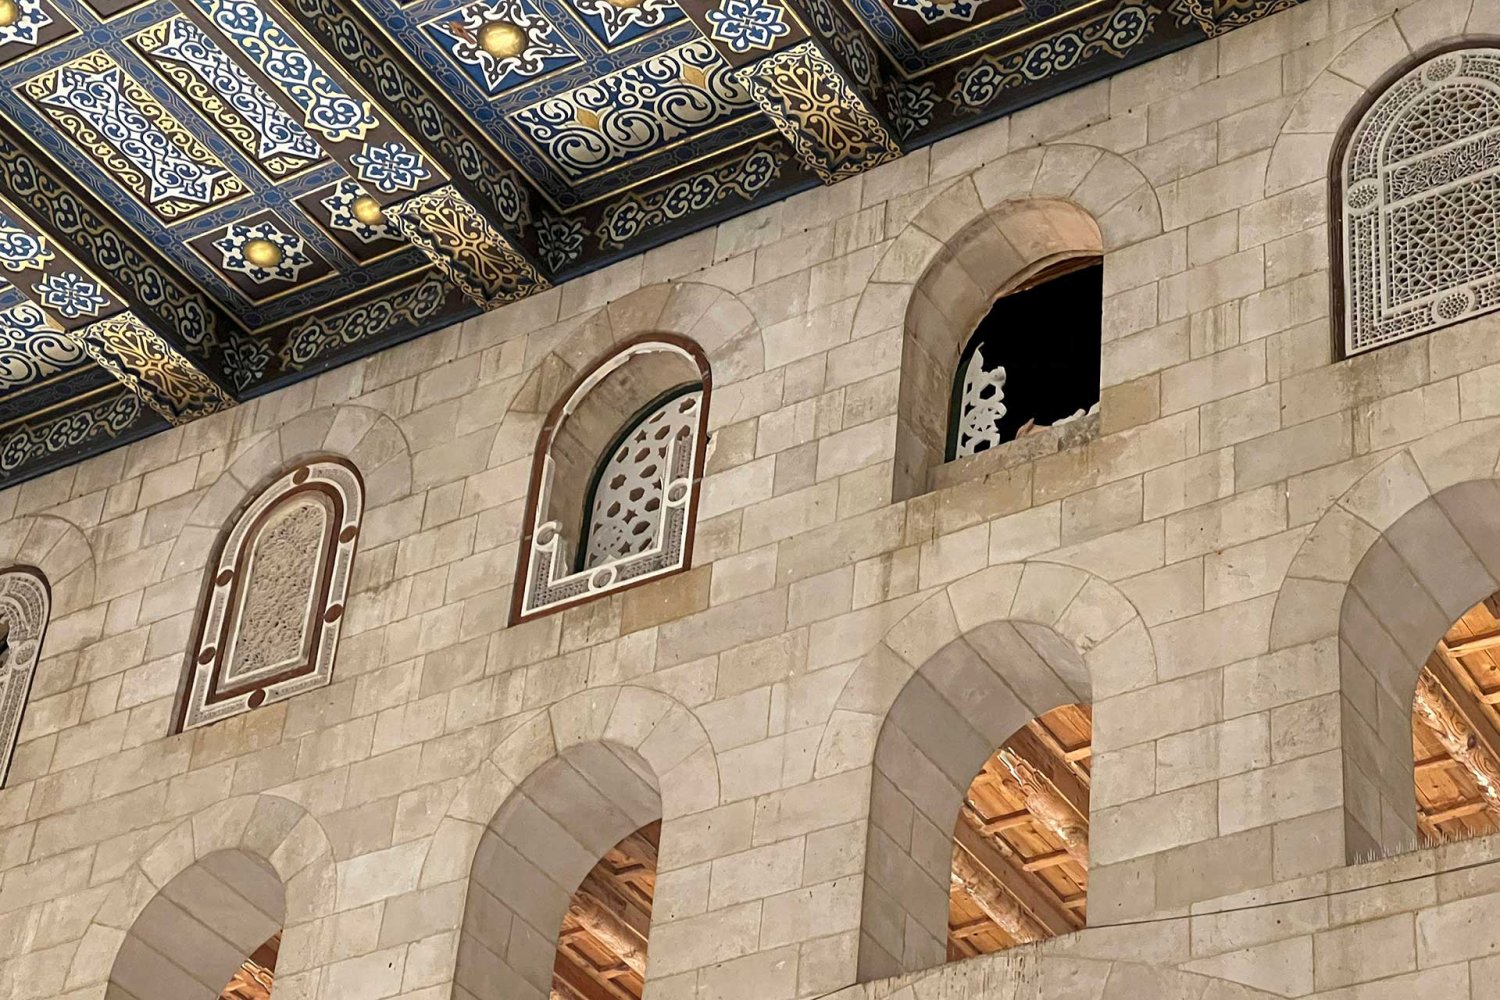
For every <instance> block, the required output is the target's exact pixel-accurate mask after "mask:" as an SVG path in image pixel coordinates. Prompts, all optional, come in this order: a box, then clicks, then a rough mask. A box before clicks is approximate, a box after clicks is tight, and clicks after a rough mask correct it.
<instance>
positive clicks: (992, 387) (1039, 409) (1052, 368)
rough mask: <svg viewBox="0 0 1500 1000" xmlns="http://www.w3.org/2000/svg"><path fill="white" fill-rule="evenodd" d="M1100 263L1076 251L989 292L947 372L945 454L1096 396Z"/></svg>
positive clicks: (968, 449) (1035, 425)
mask: <svg viewBox="0 0 1500 1000" xmlns="http://www.w3.org/2000/svg"><path fill="white" fill-rule="evenodd" d="M1103 298H1104V267H1103V264H1102V262H1101V261H1100V259H1099V258H1098V257H1077V258H1072V259H1069V260H1066V261H1063V262H1061V263H1059V264H1055V265H1053V266H1052V267H1050V268H1047V269H1045V270H1043V271H1042V272H1041V273H1039V274H1037V275H1036V276H1035V277H1034V278H1032V279H1031V280H1030V281H1029V282H1027V283H1026V284H1024V285H1022V286H1021V287H1020V288H1018V289H1017V290H1015V291H1014V292H1011V293H1010V294H1008V295H1005V296H1002V297H1001V298H1000V299H998V300H996V302H995V304H994V306H992V307H991V308H990V311H989V313H988V314H987V315H986V316H985V317H984V319H983V320H981V321H980V323H979V327H978V329H976V330H975V331H974V335H973V336H972V337H971V338H970V339H969V343H968V345H967V346H965V348H964V351H963V355H962V356H961V357H960V358H959V362H958V370H957V372H955V373H954V379H953V402H952V410H951V416H950V419H949V425H948V449H947V458H948V459H949V460H952V459H954V458H962V457H964V456H967V455H975V454H978V453H979V452H982V451H988V450H989V449H990V448H993V447H995V446H997V445H1000V444H1004V443H1005V442H1007V441H1013V440H1015V439H1016V438H1018V437H1025V436H1026V435H1028V434H1031V433H1034V432H1036V431H1039V430H1042V429H1043V428H1046V427H1052V426H1055V425H1057V424H1060V423H1063V422H1066V421H1068V420H1072V419H1076V418H1078V417H1080V416H1082V415H1084V414H1086V413H1089V412H1091V411H1092V410H1093V409H1094V408H1095V407H1096V406H1097V405H1098V403H1099V345H1100V339H1101V313H1102V304H1103Z"/></svg>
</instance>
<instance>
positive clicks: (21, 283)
mask: <svg viewBox="0 0 1500 1000" xmlns="http://www.w3.org/2000/svg"><path fill="white" fill-rule="evenodd" d="M91 263H93V262H88V261H84V260H81V259H80V258H79V257H78V256H77V255H75V254H74V253H72V252H71V251H70V250H69V249H68V248H66V247H64V246H63V245H62V244H61V243H60V242H59V241H57V240H54V239H52V238H51V237H50V236H49V235H48V234H47V232H45V231H44V230H43V228H42V227H41V225H40V224H39V223H38V221H37V220H35V219H34V218H32V217H31V215H30V214H29V213H28V212H26V211H24V210H23V209H22V208H20V207H18V206H17V205H16V204H15V202H14V201H13V200H12V199H10V198H4V197H0V273H4V274H5V275H6V277H7V278H8V279H9V280H10V281H11V283H12V285H13V286H14V287H15V288H16V290H17V291H19V292H20V293H21V294H22V295H24V296H26V297H27V298H28V299H30V301H31V302H32V304H33V305H35V306H36V307H37V309H39V310H40V311H41V313H42V316H43V317H44V318H45V319H46V321H47V322H48V323H49V324H50V325H52V326H53V327H55V328H57V329H58V330H60V331H62V332H63V333H64V334H66V335H67V336H68V338H69V339H70V340H72V341H73V342H74V343H75V344H77V345H78V347H79V348H80V349H81V350H83V351H84V352H85V353H87V354H88V356H89V357H90V358H92V359H93V360H94V362H95V363H96V364H98V365H99V366H100V367H101V368H103V369H104V370H105V371H107V372H109V373H110V374H111V375H113V376H114V377H115V378H116V379H117V380H118V381H119V382H120V383H121V384H122V385H124V386H126V387H127V388H128V389H130V390H131V392H133V393H134V394H135V395H136V396H138V397H139V398H140V399H141V401H142V402H144V403H145V404H146V405H148V406H150V407H151V408H152V409H153V410H155V411H156V412H157V413H159V414H161V415H162V416H163V417H164V418H166V420H167V421H169V422H170V423H173V424H182V423H187V422H188V421H190V420H195V419H197V418H198V417H203V416H207V415H208V414H210V413H216V412H218V411H219V410H223V409H226V408H228V407H230V406H233V405H234V403H235V399H234V396H233V395H232V394H231V392H230V389H229V385H228V382H227V380H225V379H224V376H223V375H222V373H220V372H218V371H216V370H214V369H213V368H211V367H210V366H209V365H208V364H206V363H204V362H203V361H201V360H199V359H195V358H191V357H189V356H188V355H187V354H186V353H185V352H184V351H183V350H181V349H180V345H179V344H178V343H177V342H176V333H175V332H174V331H173V330H171V329H170V328H168V327H167V326H165V324H160V323H152V322H150V321H148V319H147V318H146V317H144V316H142V315H141V314H140V312H138V311H137V310H135V309H132V308H131V303H130V301H129V300H128V299H127V298H126V296H125V293H123V292H122V291H121V289H120V288H119V287H118V286H117V285H115V284H114V283H113V282H111V281H109V280H106V279H105V278H103V277H101V276H100V274H99V273H98V271H99V269H98V268H97V267H92V266H90V264H91Z"/></svg>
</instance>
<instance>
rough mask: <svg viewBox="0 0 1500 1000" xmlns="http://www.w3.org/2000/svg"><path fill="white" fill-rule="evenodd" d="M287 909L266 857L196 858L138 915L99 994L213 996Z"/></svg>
mask: <svg viewBox="0 0 1500 1000" xmlns="http://www.w3.org/2000/svg"><path fill="white" fill-rule="evenodd" d="M286 908H287V907H286V892H285V890H284V888H283V886H282V883H281V879H280V877H279V876H278V875H277V874H276V870H275V869H274V868H272V867H271V865H270V863H269V862H267V861H266V860H265V859H263V858H260V857H257V856H255V855H253V854H251V853H249V852H247V851H245V850H241V849H231V850H222V851H216V852H214V853H212V854H209V855H207V856H205V857H203V858H201V859H199V860H198V861H196V862H194V863H193V864H192V865H191V866H189V867H188V868H186V869H184V870H183V871H182V872H180V873H179V874H178V875H177V876H176V877H174V878H173V879H172V880H171V881H169V882H168V883H167V884H166V885H165V886H164V887H163V888H162V889H161V891H160V892H158V893H157V894H156V895H155V896H154V897H152V899H151V900H150V902H148V903H147V904H146V906H145V908H144V909H143V910H142V911H141V912H140V915H139V916H137V917H136V919H135V922H134V923H133V924H132V925H131V927H130V930H129V931H128V932H127V933H126V935H125V940H124V942H123V943H122V944H121V945H120V950H119V952H118V953H117V954H116V956H115V961H114V965H113V967H112V968H111V970H110V975H109V985H108V987H107V988H106V991H105V994H104V1000H217V998H218V997H219V996H220V994H221V991H222V990H223V989H224V988H225V986H226V985H228V984H229V983H230V981H231V980H232V979H234V978H235V977H236V975H237V974H239V973H240V971H241V969H242V967H243V966H244V965H245V963H246V962H247V961H248V960H252V959H253V958H254V957H255V956H257V955H262V956H264V955H265V946H266V945H267V943H268V942H271V941H274V940H275V939H276V935H278V934H279V932H280V931H281V929H282V927H283V925H284V924H285V922H286ZM257 964H259V963H257Z"/></svg>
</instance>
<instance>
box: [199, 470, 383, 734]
mask: <svg viewBox="0 0 1500 1000" xmlns="http://www.w3.org/2000/svg"><path fill="white" fill-rule="evenodd" d="M363 513H364V483H363V481H362V480H361V479H360V476H359V472H358V471H357V470H356V469H355V468H354V466H352V465H350V464H349V463H348V462H345V461H344V460H342V459H337V458H323V459H318V460H315V461H310V462H307V463H304V464H300V465H298V466H296V467H295V468H293V469H291V470H289V471H288V472H287V473H286V474H285V475H283V476H281V477H280V478H279V479H277V480H276V481H275V482H274V483H272V484H271V485H270V486H268V487H267V488H266V489H264V490H263V491H261V493H260V494H259V495H258V496H256V497H255V498H254V499H253V500H252V501H251V502H250V503H249V504H248V505H247V506H245V507H244V508H243V510H242V511H241V512H240V513H239V514H238V516H237V517H236V518H235V521H234V523H233V525H232V526H231V527H230V528H229V530H228V533H227V534H226V535H225V536H224V538H223V540H222V542H221V543H220V546H219V549H218V554H217V556H216V558H215V560H214V562H213V563H212V564H210V566H209V574H210V575H209V578H208V581H207V583H206V585H205V596H204V603H203V608H202V611H201V616H200V619H199V623H198V632H197V635H196V637H195V639H194V642H193V646H192V653H191V656H192V659H191V660H190V661H189V663H188V665H187V677H186V682H185V684H184V686H183V692H182V695H181V698H180V701H179V707H178V712H177V725H176V731H178V732H181V731H183V730H187V729H192V728H194V727H196V726H205V725H208V724H210V723H213V722H218V721H220V720H222V719H226V718H228V717H230V716H232V715H238V714H240V713H242V712H248V711H250V710H251V709H255V708H259V707H260V706H261V705H265V704H270V703H273V702H277V701H284V700H285V699H287V698H290V697H292V696H293V695H295V694H298V693H300V692H303V691H308V690H311V689H313V688H318V687H323V686H324V685H326V684H327V683H328V682H329V681H330V680H331V679H332V677H333V657H334V652H335V650H336V649H337V647H338V640H339V631H340V628H341V626H342V624H343V620H344V610H345V603H344V602H345V599H346V596H347V594H348V590H349V574H350V570H351V565H352V563H353V560H354V549H355V543H356V541H357V539H358V538H359V524H360V518H361V516H362V515H363Z"/></svg>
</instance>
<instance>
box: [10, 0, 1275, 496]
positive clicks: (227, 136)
mask: <svg viewBox="0 0 1500 1000" xmlns="http://www.w3.org/2000/svg"><path fill="white" fill-rule="evenodd" d="M1297 2H1299V0H675V2H674V0H0V484H3V483H5V482H15V481H18V480H20V479H23V478H27V477H29V476H32V475H36V474H38V473H40V472H42V471H46V470H47V469H50V468H54V467H56V466H58V465H61V464H64V463H66V462H69V461H73V460H76V459H77V458H79V457H82V456H84V455H87V454H91V453H93V452H96V451H99V450H102V449H104V448H108V447H110V446H112V445H114V444H118V443H121V442H123V441H127V440H133V439H136V438H139V437H141V436H143V435H145V434H148V433H151V432H152V431H154V430H158V429H160V428H162V427H165V426H168V425H170V424H174V423H181V422H185V421H188V420H191V419H193V418H195V417H198V416H202V415H204V414H207V413H212V412H215V411H217V410H220V409H223V408H225V407H228V406H231V405H233V404H234V403H235V402H238V401H242V400H244V399H246V398H249V397H252V396H255V395H257V394H259V393H263V392H266V391H268V390H270V389H272V388H275V387H278V386H281V385H284V384H286V383H287V382H289V381H293V380H296V379H298V378H301V377H304V376H306V375H308V374H310V373H313V372H316V371H318V370H321V369H323V368H326V367H328V366H330V365H334V364H337V363H339V362H341V361H344V360H348V359H350V358H352V357H355V356H359V355H361V354H366V353H369V352H370V351H373V350H376V349H378V348H380V347H383V346H387V345H389V344H391V343H393V342H396V341H398V340H401V339H404V338H407V337H411V336H414V335H416V334H419V333H422V332H424V331H426V330H430V329H434V328H437V327H439V326H444V325H447V324H449V323H452V322H455V321H457V320H461V319H464V318H466V317H468V316H471V315H474V314H475V313H477V312H479V311H480V310H483V309H488V308H493V307H495V306H498V305H501V304H503V303H505V302H509V301H513V300H515V299H518V298H522V297H524V296H527V295H530V294H532V293H534V292H536V291H538V290H541V289H545V288H547V287H550V286H553V285H556V284H558V283H560V282H563V281H567V280H569V279H570V278H573V277H576V276H578V275H580V274H583V273H586V272H588V271H589V270H591V269H594V268H597V267H600V266H602V265H603V264H606V263H608V262H610V261H612V260H616V259H619V258H621V257H623V256H628V255H632V254H636V253H639V252H641V251H642V250H645V249H647V248H650V247H652V246H655V245H658V244H660V243H663V242H665V241H667V240H670V239H672V238H674V237H677V236H681V235H683V234H684V233H687V232H690V231H692V230H695V229H698V228H701V227H703V226H706V225H710V224H713V223H715V222H718V221H721V220H723V219H725V218H728V217H730V216H733V215H735V214H737V213H739V212H743V211H745V210H747V209H749V208H751V207H753V206H756V205H760V204H765V203H768V202H770V201H774V200H776V199H778V198H782V197H785V196H786V195H788V194H790V193H793V192H796V191H800V190H803V189H806V188H809V187H812V186H815V185H817V184H822V183H832V182H833V181H836V180H839V179H842V178H844V177H848V176H850V175H853V174H856V173H858V172H860V171H862V170H865V169H867V168H869V167H871V166H874V165H876V164H879V163H882V162H885V161H887V160H890V159H892V158H894V157H897V156H900V155H901V154H902V153H903V152H905V151H907V150H910V149H912V148H914V147H917V146H921V145H923V144H925V143H929V142H931V141H933V140H934V139H936V138H939V137H941V136H943V135H947V134H950V133H952V132H955V131H958V130H960V129H963V128H965V127H967V126H969V125H972V124H974V123H976V122H980V121H983V120H986V119H988V118H993V117H995V116H998V115H1003V114H1006V113H1008V112H1010V111H1013V110H1015V109H1017V108H1019V107H1022V106H1024V105H1027V104H1030V103H1033V102H1035V101H1038V100H1040V99H1042V98H1045V97H1048V96H1051V95H1052V94H1055V93H1057V92H1059V91H1062V90H1066V89H1068V88H1070V87H1076V86H1078V85H1080V84H1083V83H1085V82H1088V81H1090V80H1093V79H1097V78H1098V77H1100V76H1103V75H1106V74H1109V73H1112V72H1116V71H1118V70H1120V69H1121V68H1124V67H1127V66H1131V65H1134V64H1137V63H1140V62H1143V61H1145V60H1147V59H1150V58H1152V57H1154V56H1157V55H1160V54H1162V53H1164V52H1167V51H1170V50H1172V49H1176V48H1180V47H1182V46H1185V45H1189V44H1192V43H1193V42H1195V41H1199V40H1202V39H1203V38H1205V37H1208V36H1211V35H1215V34H1218V33H1221V32H1223V31H1226V30H1229V29H1231V28H1234V27H1236V26H1239V25H1241V24H1244V23H1247V22H1249V21H1252V20H1255V19H1257V18H1259V17H1262V16H1265V15H1267V14H1269V13H1272V12H1274V11H1276V10H1280V9H1282V8H1286V7H1290V6H1293V5H1295V4H1296V3H1297Z"/></svg>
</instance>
